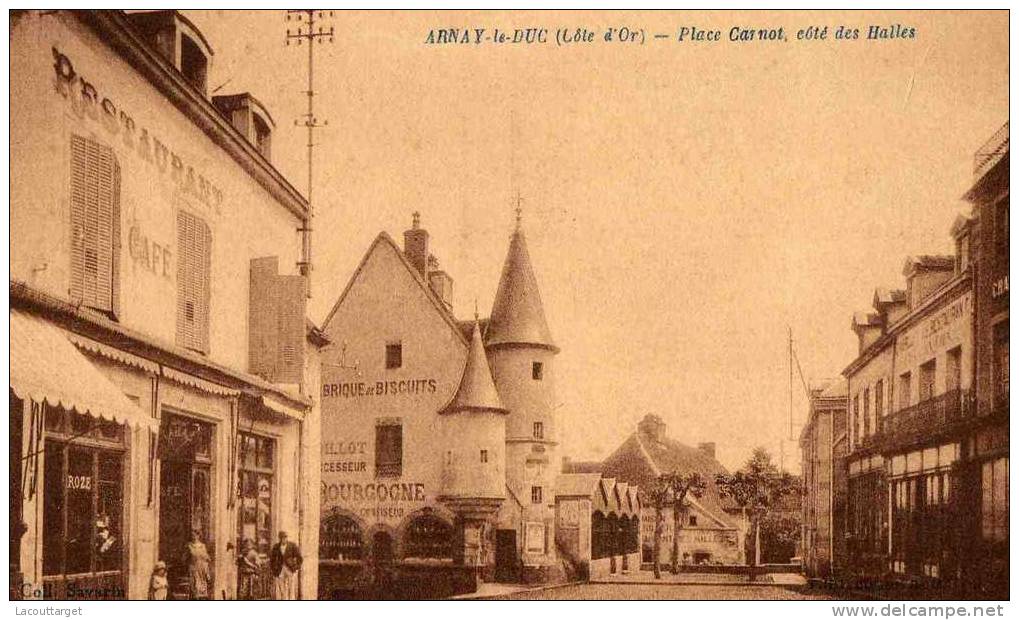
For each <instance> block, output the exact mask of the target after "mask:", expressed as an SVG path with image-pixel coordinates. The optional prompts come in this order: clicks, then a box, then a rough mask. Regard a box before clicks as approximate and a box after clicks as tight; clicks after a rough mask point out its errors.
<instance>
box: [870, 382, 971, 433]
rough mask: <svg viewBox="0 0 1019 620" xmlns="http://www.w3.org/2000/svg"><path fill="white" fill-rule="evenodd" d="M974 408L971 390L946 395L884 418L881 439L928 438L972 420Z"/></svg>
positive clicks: (881, 425) (955, 391)
mask: <svg viewBox="0 0 1019 620" xmlns="http://www.w3.org/2000/svg"><path fill="white" fill-rule="evenodd" d="M973 404H974V403H973V397H972V394H971V393H970V391H969V390H952V391H950V392H945V393H944V394H941V395H940V396H935V397H933V398H929V399H927V400H925V401H923V402H920V403H917V404H915V405H913V406H911V407H906V408H905V409H900V410H899V411H896V412H895V413H893V414H891V415H888V416H885V417H884V418H882V419H881V420H880V429H881V435H882V438H883V439H885V440H888V439H899V438H902V439H906V438H908V436H910V435H920V434H924V435H926V434H931V433H934V432H937V431H939V430H942V429H944V428H947V427H951V426H953V425H955V424H956V423H958V422H961V421H963V420H966V419H969V418H971V417H973V415H974V413H975V412H974V410H973V409H974V407H973Z"/></svg>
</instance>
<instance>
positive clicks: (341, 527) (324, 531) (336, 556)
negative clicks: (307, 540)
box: [318, 513, 364, 560]
mask: <svg viewBox="0 0 1019 620" xmlns="http://www.w3.org/2000/svg"><path fill="white" fill-rule="evenodd" d="M318 545H319V547H318V554H319V559H322V560H360V559H362V555H363V552H364V535H363V534H362V532H361V526H359V525H358V524H357V521H355V520H353V519H351V518H350V517H348V516H346V515H342V514H336V513H334V514H331V515H329V516H327V517H326V518H324V519H322V525H321V527H320V528H319V542H318Z"/></svg>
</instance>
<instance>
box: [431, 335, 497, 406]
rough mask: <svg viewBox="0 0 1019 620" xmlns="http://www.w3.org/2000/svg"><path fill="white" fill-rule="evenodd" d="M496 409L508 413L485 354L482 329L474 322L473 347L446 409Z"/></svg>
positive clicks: (469, 351) (468, 352) (468, 353)
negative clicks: (496, 387)
mask: <svg viewBox="0 0 1019 620" xmlns="http://www.w3.org/2000/svg"><path fill="white" fill-rule="evenodd" d="M479 410H480V411H495V412H500V413H506V408H505V407H503V406H502V399H500V398H499V392H498V391H497V390H496V389H495V381H493V380H492V370H491V369H490V368H489V366H488V358H487V357H486V356H485V345H484V344H483V343H482V342H481V329H480V328H479V327H478V322H477V321H475V322H474V333H473V334H471V347H470V350H468V351H467V364H466V365H465V366H464V374H463V377H462V378H461V379H460V386H459V387H458V388H457V390H456V395H455V396H453V400H452V401H450V403H449V405H448V406H447V407H446V411H448V412H455V411H479Z"/></svg>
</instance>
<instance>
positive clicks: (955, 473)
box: [843, 217, 976, 591]
mask: <svg viewBox="0 0 1019 620" xmlns="http://www.w3.org/2000/svg"><path fill="white" fill-rule="evenodd" d="M952 234H953V236H954V237H955V239H956V242H957V248H960V250H959V251H958V252H957V254H956V255H955V256H916V257H910V258H908V259H907V260H906V262H905V266H904V268H903V275H904V276H905V277H906V288H905V290H891V291H889V290H885V289H878V290H877V291H876V292H875V294H874V303H873V305H874V312H872V313H858V314H857V315H855V316H854V318H853V329H854V331H855V332H856V334H857V337H858V338H859V357H857V359H856V360H854V361H853V362H852V363H851V364H850V365H849V366H848V367H847V368H846V370H845V371H844V373H843V374H844V376H845V377H846V380H847V382H848V397H849V419H848V428H847V430H848V433H849V440H850V441H849V445H850V453H849V456H848V459H847V469H848V476H849V479H848V499H847V508H848V514H847V523H846V531H847V534H848V535H847V538H848V556H849V557H848V573H849V575H851V577H850V578H852V579H855V580H857V581H865V582H881V581H886V582H894V583H900V584H911V585H919V586H921V587H924V588H926V589H928V590H932V591H946V590H947V589H951V588H953V587H955V586H956V584H957V583H958V580H959V578H960V577H961V576H962V574H963V573H964V566H963V565H962V564H961V563H960V557H959V552H960V544H961V536H962V535H963V529H962V528H961V526H960V523H961V521H960V519H959V516H961V515H964V514H966V513H967V512H971V511H972V510H974V509H975V508H976V506H974V505H972V500H971V499H970V498H968V497H967V495H966V492H965V488H964V486H965V485H964V481H963V480H962V479H961V478H960V474H961V471H962V469H961V468H962V466H963V463H964V461H965V460H966V459H967V458H968V453H967V446H969V443H970V438H971V435H970V433H971V422H972V419H973V416H974V411H973V402H974V401H973V392H972V388H973V371H974V369H973V338H972V334H973V292H972V278H973V276H972V273H973V270H972V265H971V263H970V261H969V253H968V251H967V250H966V248H968V247H969V240H970V235H971V222H970V220H968V219H967V218H964V217H960V218H959V219H958V220H957V221H956V223H955V224H954V225H953V227H952Z"/></svg>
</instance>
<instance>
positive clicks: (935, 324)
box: [897, 293, 972, 366]
mask: <svg viewBox="0 0 1019 620" xmlns="http://www.w3.org/2000/svg"><path fill="white" fill-rule="evenodd" d="M971 316H972V296H971V295H970V294H969V293H967V294H965V295H963V296H962V297H960V298H959V299H957V300H955V301H954V302H952V303H951V304H949V305H948V306H947V307H945V308H942V309H941V310H939V311H937V312H935V313H933V314H931V315H930V316H929V317H927V318H926V319H924V320H923V321H921V322H920V323H919V324H917V325H916V327H914V328H913V329H911V330H909V331H908V332H906V333H905V334H903V335H902V336H900V337H899V339H898V343H897V347H898V355H899V356H900V357H901V359H902V361H903V362H906V363H905V366H911V365H912V364H913V363H915V362H918V361H922V360H919V357H920V356H929V355H935V354H937V353H939V352H941V351H944V350H945V349H947V348H949V347H951V346H954V345H956V344H958V343H959V342H961V341H962V338H963V332H964V331H965V330H964V329H963V326H964V323H966V322H967V321H968V320H969V319H970V317H971Z"/></svg>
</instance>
